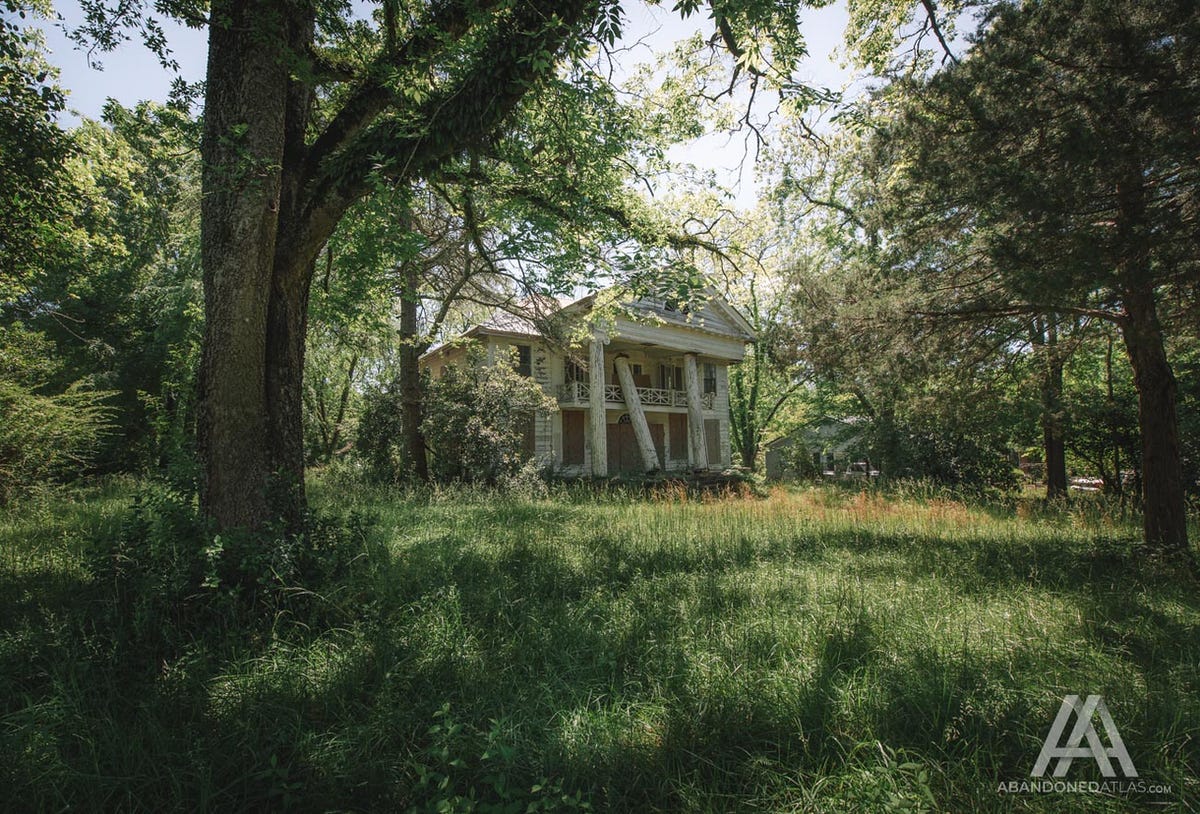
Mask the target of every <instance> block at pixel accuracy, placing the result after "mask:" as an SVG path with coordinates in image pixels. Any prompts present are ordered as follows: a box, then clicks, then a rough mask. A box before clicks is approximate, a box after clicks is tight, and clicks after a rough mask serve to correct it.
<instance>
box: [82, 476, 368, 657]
mask: <svg viewBox="0 0 1200 814" xmlns="http://www.w3.org/2000/svg"><path fill="white" fill-rule="evenodd" d="M372 525H373V521H372V520H371V519H369V518H367V517H366V516H364V515H361V514H358V513H351V514H349V515H347V516H345V517H340V516H333V515H324V514H317V513H310V514H309V516H308V517H306V518H305V523H304V524H303V528H304V530H303V531H302V532H301V533H299V534H283V533H279V532H273V531H271V530H265V531H260V532H248V531H235V532H222V533H220V534H214V533H213V532H212V530H211V528H210V526H209V524H208V522H207V521H206V519H205V518H204V517H203V516H202V514H201V513H200V511H199V508H198V506H197V505H196V501H195V499H194V498H193V497H191V496H189V495H187V494H185V493H181V492H178V491H175V490H173V489H171V488H170V487H168V486H165V485H160V484H149V485H147V486H146V487H145V488H143V490H142V491H141V492H140V493H139V494H138V495H137V496H136V497H135V498H134V501H133V505H132V507H131V508H130V510H129V512H128V514H127V516H126V517H125V519H124V522H122V524H121V526H120V530H119V531H118V532H117V533H116V534H115V535H110V536H109V537H107V538H102V539H100V540H98V541H96V542H95V543H94V544H93V546H92V548H91V550H90V551H89V556H88V560H87V570H88V572H89V573H90V574H91V576H92V579H93V583H94V585H95V587H96V589H97V590H98V592H99V600H100V601H99V602H98V603H97V606H98V610H97V613H96V621H97V622H98V623H102V624H104V625H105V626H107V627H108V628H109V629H110V630H111V631H112V632H113V633H114V634H115V635H114V638H115V640H116V641H117V642H118V643H124V644H127V645H133V646H135V647H137V648H144V649H150V650H153V651H156V652H162V651H172V650H174V649H176V648H178V647H179V646H181V645H183V644H186V642H187V641H189V640H192V639H194V638H196V637H199V636H201V635H202V634H203V633H204V632H205V631H206V630H210V629H214V628H226V629H228V628H231V627H236V628H243V627H244V628H245V629H246V630H249V628H250V627H253V625H254V624H255V623H256V622H261V621H266V622H271V621H272V619H274V617H276V616H277V615H278V614H279V612H282V611H287V612H288V615H289V616H291V617H294V618H296V619H298V620H300V621H301V623H317V622H318V621H319V620H317V619H315V618H314V615H313V613H312V610H313V603H315V602H321V601H322V597H321V596H320V592H321V591H323V590H326V589H328V588H330V587H331V586H336V585H338V584H340V583H342V582H343V581H344V580H345V579H346V578H347V577H348V576H350V573H351V567H352V565H353V564H354V563H355V562H356V561H358V560H359V559H360V558H361V557H362V556H363V554H364V553H366V550H367V549H366V546H367V543H368V540H369V532H370V529H371V527H372ZM264 611H266V612H265V613H264ZM326 621H329V620H326Z"/></svg>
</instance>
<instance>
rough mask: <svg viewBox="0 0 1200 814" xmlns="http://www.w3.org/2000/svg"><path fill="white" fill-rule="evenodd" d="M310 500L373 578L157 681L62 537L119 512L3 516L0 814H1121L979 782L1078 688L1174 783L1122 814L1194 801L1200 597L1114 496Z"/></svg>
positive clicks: (1199, 720) (1033, 743)
mask: <svg viewBox="0 0 1200 814" xmlns="http://www.w3.org/2000/svg"><path fill="white" fill-rule="evenodd" d="M313 494H314V501H315V502H317V503H318V504H321V505H322V506H324V507H326V508H327V509H336V510H345V511H349V510H358V511H364V512H368V513H371V514H373V515H374V516H375V517H376V518H377V523H376V527H375V528H376V531H375V534H376V539H375V540H374V541H373V544H372V545H370V546H367V547H365V548H364V549H363V552H362V556H363V557H364V558H367V559H368V560H369V567H368V568H364V569H360V570H358V571H356V572H355V575H354V576H353V577H347V578H346V580H345V581H344V582H343V583H341V584H339V585H337V586H335V587H334V588H333V589H331V590H325V591H322V593H321V596H320V597H319V598H318V599H315V600H313V601H314V602H319V603H324V606H323V607H322V609H321V612H320V614H319V615H314V616H312V617H304V618H300V617H295V618H280V619H278V620H275V621H274V622H273V623H272V624H271V625H268V626H266V627H265V628H264V629H263V630H261V631H258V632H256V633H255V634H254V635H253V636H242V637H228V638H226V639H219V640H213V639H212V638H211V637H209V638H205V639H198V640H196V641H194V642H192V643H191V644H189V645H187V646H184V647H180V648H178V649H177V650H176V651H174V652H171V653H167V654H165V655H164V656H162V657H161V658H159V659H158V660H156V661H154V662H153V663H129V662H128V661H127V660H126V659H125V658H123V657H122V656H121V655H120V654H119V653H118V654H117V655H116V656H114V655H113V654H112V652H111V651H112V648H111V645H109V646H108V649H107V650H106V642H107V641H108V640H107V639H106V638H105V636H106V634H105V631H103V630H99V629H97V628H95V627H94V626H93V627H89V626H88V625H87V624H85V623H83V622H81V617H86V616H87V614H86V609H81V608H80V607H79V605H80V602H81V601H82V600H81V597H85V596H88V597H93V599H91V600H89V601H103V596H104V594H103V591H102V590H97V586H94V585H93V586H88V584H87V580H88V575H87V572H86V570H85V569H83V567H82V562H83V560H82V559H80V557H81V556H82V555H81V554H80V551H81V549H80V543H79V541H80V540H82V539H85V538H86V537H87V536H88V535H92V534H98V533H101V532H103V526H104V525H105V524H109V523H112V522H113V519H114V516H115V513H116V512H117V508H116V507H117V506H119V503H120V502H119V500H118V499H117V497H116V496H114V495H110V494H95V495H93V496H91V498H90V499H89V500H88V501H87V502H84V503H81V504H79V505H78V506H76V507H74V508H72V507H68V506H60V507H56V508H55V509H54V511H53V512H51V516H50V517H49V519H48V521H47V522H42V521H36V522H27V521H26V520H25V519H24V518H22V517H21V516H20V515H10V516H7V517H5V518H4V519H3V520H2V521H0V543H2V544H3V546H4V551H3V554H2V560H0V561H2V562H3V565H4V570H5V573H4V575H3V583H4V584H3V585H2V586H0V587H2V588H3V589H4V596H3V597H0V602H2V603H3V604H4V606H5V608H4V610H5V613H4V615H3V619H4V620H5V621H4V627H3V631H2V632H0V698H3V699H5V700H4V702H3V704H4V706H3V710H2V713H3V719H2V721H0V764H2V768H0V796H3V795H8V802H9V807H29V808H61V807H66V806H74V807H79V808H85V809H101V808H102V809H110V808H131V809H153V810H171V809H186V810H195V809H205V808H207V809H211V810H230V809H252V808H272V809H283V808H289V807H290V808H295V809H298V810H331V809H333V810H407V809H415V810H483V811H505V810H512V811H525V810H565V809H578V808H592V809H595V810H612V811H635V810H636V811H642V810H647V811H649V810H700V811H704V810H762V811H789V810H812V811H882V810H918V811H919V810H931V811H974V810H996V811H999V810H1012V809H1016V810H1052V811H1094V810H1112V811H1116V810H1122V809H1124V808H1125V807H1126V805H1127V803H1128V801H1126V800H1123V799H1116V798H1111V797H1101V796H1095V795H1055V794H1051V795H1024V796H1006V795H1001V794H998V793H997V784H998V783H999V782H1000V781H1002V780H1013V779H1016V780H1019V779H1023V778H1026V777H1028V775H1029V772H1030V769H1031V768H1032V765H1033V761H1034V759H1035V758H1036V756H1037V752H1038V750H1039V749H1040V747H1041V744H1042V740H1043V739H1044V738H1045V736H1046V731H1047V729H1048V727H1049V726H1050V723H1051V721H1052V720H1053V718H1054V715H1055V713H1056V712H1057V710H1058V706H1059V704H1060V703H1061V701H1062V697H1063V696H1064V695H1065V694H1068V693H1083V694H1089V693H1099V694H1102V695H1103V696H1104V698H1105V700H1106V702H1107V703H1108V706H1109V708H1110V709H1111V711H1112V714H1113V717H1114V719H1115V721H1116V723H1117V725H1118V726H1119V728H1120V731H1121V734H1122V736H1123V737H1124V740H1125V743H1126V744H1127V746H1128V747H1129V749H1130V752H1131V755H1132V757H1133V760H1134V763H1135V765H1136V766H1137V768H1138V770H1139V772H1140V775H1141V777H1142V778H1144V779H1146V780H1148V781H1152V782H1155V783H1162V784H1168V785H1170V786H1171V787H1172V792H1171V794H1170V795H1168V796H1166V797H1155V798H1149V797H1142V798H1141V802H1144V803H1158V802H1166V803H1169V804H1171V805H1173V806H1176V807H1181V808H1184V809H1188V808H1194V807H1196V805H1197V802H1198V801H1200V787H1198V785H1197V767H1198V766H1200V745H1198V743H1200V740H1198V736H1200V686H1198V684H1200V636H1198V635H1197V634H1198V633H1200V596H1198V593H1197V586H1196V585H1195V584H1194V583H1189V582H1188V581H1187V580H1186V579H1185V578H1183V577H1181V576H1179V575H1176V574H1173V573H1170V572H1167V571H1161V570H1157V566H1154V565H1152V564H1148V563H1143V562H1142V561H1140V560H1139V558H1138V555H1137V553H1136V549H1135V547H1134V545H1133V541H1134V540H1135V539H1136V536H1137V529H1136V525H1135V522H1134V520H1133V518H1130V517H1128V516H1126V515H1124V514H1122V513H1120V512H1117V511H1112V510H1110V509H1109V508H1107V507H1104V506H1099V505H1096V504H1075V505H1073V506H1068V507H1065V508H1058V509H1042V508H1039V507H1038V506H1037V504H1035V503H1032V502H1009V503H1007V504H1006V503H995V502H994V503H971V502H964V501H962V500H958V499H955V498H954V497H953V496H952V495H948V494H945V493H942V492H939V491H934V490H929V489H927V488H925V487H907V488H906V489H905V490H901V491H900V492H893V493H891V494H886V493H882V492H878V491H854V490H842V489H834V488H823V489H793V488H776V489H773V490H770V491H769V492H768V493H766V494H765V495H757V496H755V495H749V494H743V495H741V496H725V497H720V496H707V497H702V496H696V495H693V494H689V493H688V492H687V491H686V490H681V489H675V488H668V489H666V490H664V491H663V492H661V493H660V494H657V495H655V496H654V497H653V498H647V497H646V496H645V494H643V493H642V492H641V491H636V492H635V491H634V490H633V489H632V488H631V489H630V490H628V491H625V492H620V491H617V492H608V493H596V492H595V491H594V490H591V489H588V488H585V487H570V486H563V487H557V488H555V489H553V490H552V491H551V493H550V494H549V495H548V496H544V497H540V498H532V499H517V498H512V497H504V496H500V495H497V494H494V493H488V492H461V491H451V492H435V493H432V494H430V493H426V494H421V495H407V496H406V495H401V494H395V493H389V492H385V491H373V490H368V489H361V488H347V487H345V486H341V487H338V488H335V487H333V486H332V485H327V484H321V483H316V484H314V487H313ZM43 520H46V518H43ZM37 575H41V576H42V577H46V578H48V579H50V581H51V583H53V584H55V585H57V588H56V589H55V590H52V591H47V592H46V593H44V594H40V593H39V590H40V589H39V588H38V587H37V579H38V578H41V577H38V576H37ZM14 596H15V597H17V598H16V599H13V597H14ZM285 616H286V614H285ZM317 618H319V619H320V620H321V623H320V624H319V625H318V624H316V623H315V622H314V619H317ZM1077 764H1078V765H1077V766H1076V768H1074V769H1072V777H1073V778H1078V779H1091V778H1095V777H1096V773H1095V770H1094V767H1090V768H1089V767H1087V766H1084V765H1082V762H1077ZM2 807H4V806H3V805H0V808H2Z"/></svg>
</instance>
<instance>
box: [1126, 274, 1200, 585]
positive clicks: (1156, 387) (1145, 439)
mask: <svg viewBox="0 0 1200 814" xmlns="http://www.w3.org/2000/svg"><path fill="white" fill-rule="evenodd" d="M1125 312H1126V319H1125V323H1124V325H1123V326H1122V328H1123V330H1122V333H1123V336H1124V339H1125V348H1126V350H1127V351H1128V352H1129V361H1130V363H1131V364H1132V366H1133V376H1134V382H1135V383H1136V385H1137V392H1138V426H1139V428H1140V429H1141V435H1142V512H1143V515H1144V520H1143V525H1144V529H1145V537H1146V545H1147V546H1148V547H1149V548H1151V549H1152V550H1154V551H1156V552H1157V553H1160V554H1163V555H1164V556H1167V557H1170V558H1177V559H1183V560H1185V561H1187V562H1189V563H1191V564H1194V558H1193V557H1192V554H1191V550H1190V549H1189V547H1188V538H1187V514H1186V509H1185V505H1186V504H1185V500H1184V489H1183V465H1182V462H1181V460H1180V457H1179V422H1178V420H1177V418H1176V412H1175V398H1176V384H1175V375H1174V374H1173V373H1172V371H1171V366H1170V364H1169V363H1168V362H1167V354H1166V351H1165V349H1164V345H1163V334H1162V328H1161V326H1160V325H1159V321H1158V312H1157V308H1156V305H1155V301H1154V293H1153V290H1152V289H1148V288H1143V289H1140V290H1134V291H1128V292H1126V295H1125Z"/></svg>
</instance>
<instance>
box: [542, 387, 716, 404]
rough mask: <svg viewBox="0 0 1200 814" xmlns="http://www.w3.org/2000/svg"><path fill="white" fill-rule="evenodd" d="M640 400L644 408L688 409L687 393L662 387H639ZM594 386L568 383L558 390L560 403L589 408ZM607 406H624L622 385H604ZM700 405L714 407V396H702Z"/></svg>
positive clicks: (708, 394) (707, 394) (709, 394)
mask: <svg viewBox="0 0 1200 814" xmlns="http://www.w3.org/2000/svg"><path fill="white" fill-rule="evenodd" d="M637 392H638V398H639V399H641V401H642V406H643V407H687V391H685V390H664V389H662V388H660V387H639V388H638V389H637ZM591 395H592V386H591V385H590V384H589V383H588V382H567V383H566V384H564V385H561V386H560V387H559V388H558V403H559V404H566V405H571V406H579V407H587V406H588V404H589V403H590V402H591ZM604 403H605V405H610V404H611V405H616V406H618V407H621V406H624V404H625V396H624V395H623V394H622V393H621V387H620V385H616V384H606V385H604ZM700 404H701V406H702V407H703V408H704V409H705V410H711V409H712V406H713V394H712V393H704V394H702V395H701V396H700Z"/></svg>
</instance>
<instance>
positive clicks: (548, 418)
mask: <svg viewBox="0 0 1200 814" xmlns="http://www.w3.org/2000/svg"><path fill="white" fill-rule="evenodd" d="M595 305H596V295H591V296H588V297H584V298H583V299H580V300H577V301H575V302H573V303H571V304H569V305H567V306H565V307H563V308H562V309H561V310H560V311H559V312H558V314H559V315H560V317H563V318H565V319H566V320H569V321H571V322H573V323H574V324H576V325H579V326H586V331H585V332H584V338H583V339H582V340H577V341H576V344H574V345H573V346H568V347H566V348H564V347H562V344H561V343H556V342H551V341H548V340H547V339H546V338H545V337H544V336H543V335H542V334H540V333H539V332H538V330H537V329H536V328H535V327H534V325H533V323H532V322H530V321H527V320H524V319H519V318H515V317H513V316H511V315H508V314H501V315H499V316H498V317H494V318H492V319H491V320H489V321H487V322H484V323H482V324H480V325H477V326H475V327H474V328H472V329H471V330H470V331H467V333H466V334H464V335H463V339H464V340H474V341H476V342H479V343H483V345H484V347H485V355H484V359H485V363H491V362H492V361H494V360H496V359H498V358H507V357H506V354H508V353H511V351H509V348H515V349H516V354H517V360H518V369H519V370H520V371H521V372H522V373H524V374H525V375H528V376H532V377H533V378H534V379H535V380H536V381H537V382H538V383H539V384H540V385H541V386H542V388H543V390H545V391H546V392H547V393H549V394H551V395H552V396H554V397H556V398H557V400H558V404H559V408H560V409H559V410H558V411H557V412H553V413H549V414H544V415H537V416H535V417H533V419H532V426H531V431H530V434H529V442H528V445H527V448H528V451H529V452H530V453H532V454H533V455H534V456H535V457H536V459H537V460H538V461H539V462H540V463H541V465H542V466H544V467H546V468H548V469H551V470H553V471H555V472H557V473H559V474H561V475H565V476H586V475H592V476H599V477H603V476H606V475H615V474H618V473H633V472H651V471H655V470H659V471H668V472H669V471H677V472H678V471H692V470H706V469H721V468H724V467H728V466H729V465H730V464H731V455H730V447H729V366H730V365H731V364H736V363H738V362H740V361H741V360H742V357H743V356H744V354H745V349H746V344H747V343H748V342H751V341H753V340H754V331H753V329H752V328H751V327H750V325H749V324H748V323H747V322H746V320H745V319H744V318H743V317H742V316H741V315H740V314H738V312H737V310H736V309H734V308H733V307H732V306H731V305H729V303H727V302H725V301H724V300H723V299H722V298H721V297H720V296H719V295H717V294H716V292H713V291H709V292H707V297H706V299H705V300H704V302H703V303H702V304H699V305H694V306H692V308H691V309H690V310H689V309H687V308H679V307H676V306H675V305H674V304H673V303H672V302H670V301H663V300H651V299H640V300H636V301H633V302H631V303H625V304H623V307H621V308H620V309H618V312H617V313H616V315H609V316H605V317H600V316H598V314H597V313H596V312H597V311H598V310H599V309H596V308H595ZM466 344H467V343H466V342H464V341H456V342H451V343H447V344H445V345H443V346H441V347H438V348H434V349H433V350H430V351H429V352H428V353H426V354H425V355H424V356H422V357H421V364H422V367H424V368H426V369H428V370H429V371H430V373H431V375H434V376H437V375H439V373H440V371H441V370H442V368H444V367H446V366H447V365H453V364H463V363H464V362H465V360H466V356H467V348H466Z"/></svg>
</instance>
